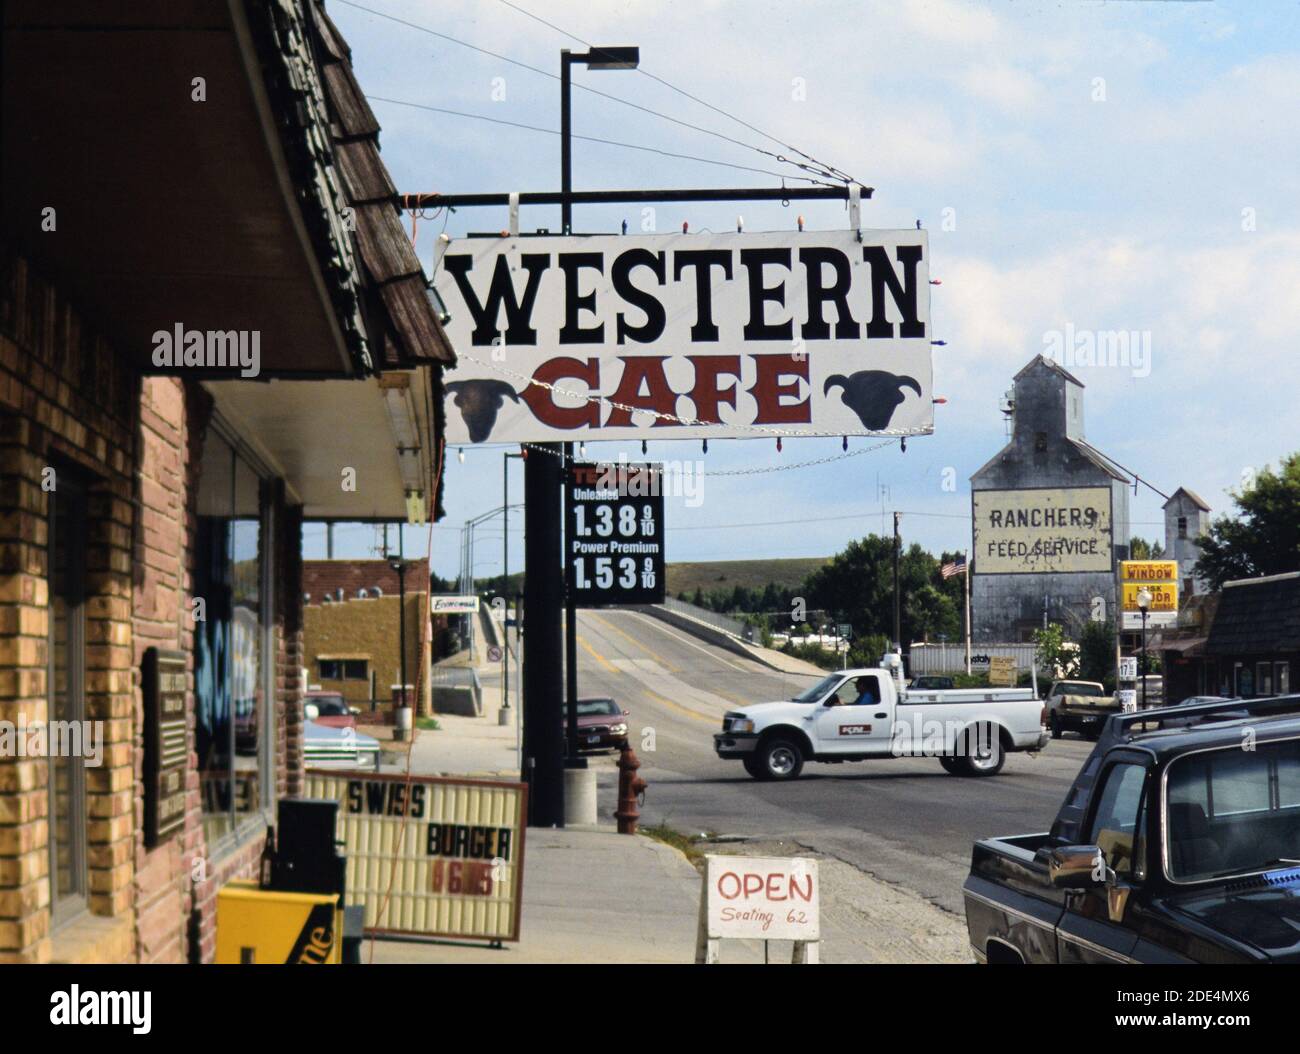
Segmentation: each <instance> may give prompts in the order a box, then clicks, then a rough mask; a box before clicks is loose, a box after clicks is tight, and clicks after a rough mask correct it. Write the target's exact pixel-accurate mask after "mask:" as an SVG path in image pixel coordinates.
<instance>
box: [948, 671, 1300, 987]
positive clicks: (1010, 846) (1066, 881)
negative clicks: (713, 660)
mask: <svg viewBox="0 0 1300 1054" xmlns="http://www.w3.org/2000/svg"><path fill="white" fill-rule="evenodd" d="M963 892H964V893H965V900H966V926H967V929H968V931H969V933H970V942H971V950H972V951H973V952H974V955H975V958H976V960H978V961H979V962H982V963H1058V962H1059V963H1117V962H1118V963H1131V962H1150V963H1188V962H1191V963H1247V962H1251V963H1254V962H1293V963H1294V962H1300V696H1284V697H1279V698H1273V699H1252V700H1232V701H1228V702H1213V703H1200V704H1193V705H1190V706H1177V707H1169V708H1165V709H1158V710H1143V711H1140V712H1138V713H1135V714H1133V713H1130V714H1118V715H1115V716H1113V717H1111V718H1109V719H1108V720H1107V722H1106V725H1105V727H1104V729H1103V730H1102V733H1101V736H1100V738H1099V739H1098V741H1097V745H1096V746H1095V747H1094V748H1093V751H1092V753H1091V755H1089V757H1088V760H1087V761H1086V762H1085V763H1084V766H1083V768H1082V769H1081V770H1080V771H1079V775H1078V776H1077V777H1076V779H1075V781H1074V784H1073V786H1072V787H1071V788H1070V793H1069V796H1068V797H1067V798H1066V800H1065V804H1064V805H1063V806H1062V807H1061V810H1060V812H1059V813H1058V815H1057V817H1056V821H1055V822H1054V823H1053V824H1052V829H1051V830H1050V831H1049V832H1047V833H1045V834H1027V835H1019V836H1017V837H1012V838H988V839H985V840H983V841H980V842H976V843H975V849H974V852H973V853H972V856H971V870H970V876H969V877H968V878H967V880H966V884H965V886H964V887H963Z"/></svg>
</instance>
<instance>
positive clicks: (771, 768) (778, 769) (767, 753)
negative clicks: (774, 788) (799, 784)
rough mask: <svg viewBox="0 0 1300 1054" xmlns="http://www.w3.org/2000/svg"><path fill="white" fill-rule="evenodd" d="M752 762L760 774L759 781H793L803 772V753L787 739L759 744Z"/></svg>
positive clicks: (796, 744) (770, 740)
mask: <svg viewBox="0 0 1300 1054" xmlns="http://www.w3.org/2000/svg"><path fill="white" fill-rule="evenodd" d="M754 760H755V762H756V764H757V765H758V768H759V769H760V771H761V773H762V774H761V775H760V776H759V777H758V778H759V779H764V780H793V779H798V778H799V773H800V772H802V771H803V751H802V750H800V749H799V744H798V743H795V742H793V741H792V740H789V739H769V740H768V741H767V742H766V743H761V744H759V748H758V751H757V753H756V755H755V758H754Z"/></svg>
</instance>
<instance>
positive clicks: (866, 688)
mask: <svg viewBox="0 0 1300 1054" xmlns="http://www.w3.org/2000/svg"><path fill="white" fill-rule="evenodd" d="M853 687H854V688H855V689H857V693H858V697H857V698H856V699H854V700H853V705H854V706H875V705H876V704H877V703H879V702H880V692H879V691H878V690H877V688H876V679H875V678H874V677H859V678H858V679H857V680H856V681H854V682H853Z"/></svg>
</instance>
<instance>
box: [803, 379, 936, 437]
mask: <svg viewBox="0 0 1300 1054" xmlns="http://www.w3.org/2000/svg"><path fill="white" fill-rule="evenodd" d="M832 388H842V389H843V391H842V392H840V401H841V402H843V403H844V405H845V406H847V407H848V408H849V409H850V410H852V411H853V412H854V413H855V414H857V415H858V420H859V421H861V422H862V426H863V427H864V428H867V429H870V430H871V431H873V432H874V431H879V430H880V429H882V428H888V427H889V422H890V420H891V419H892V418H893V416H894V411H895V410H896V409H898V406H899V404H900V403H902V401H903V400H904V399H905V398H906V396H905V395H903V389H904V388H911V389H912V391H914V392H916V394H917V395H920V394H921V385H920V383H919V382H918V381H917V380H916V378H915V377H908V376H900V375H898V374H895V373H889V372H887V371H886V370H859V371H858V372H857V373H851V374H849V376H847V377H845V376H844V374H842V373H837V374H835V375H833V376H831V377H827V378H826V384H825V385H824V386H823V388H822V394H823V395H829V394H830V391H831V389H832Z"/></svg>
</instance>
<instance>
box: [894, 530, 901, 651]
mask: <svg viewBox="0 0 1300 1054" xmlns="http://www.w3.org/2000/svg"><path fill="white" fill-rule="evenodd" d="M901 515H902V514H901V513H897V512H896V513H894V647H896V648H897V649H898V653H899V654H900V655H901V654H902V653H903V608H902V604H901V602H900V599H899V584H898V559H899V553H900V551H901V550H902V542H901V540H900V539H899V537H898V519H899V517H900V516H901Z"/></svg>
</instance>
